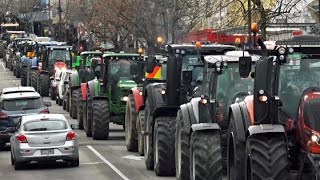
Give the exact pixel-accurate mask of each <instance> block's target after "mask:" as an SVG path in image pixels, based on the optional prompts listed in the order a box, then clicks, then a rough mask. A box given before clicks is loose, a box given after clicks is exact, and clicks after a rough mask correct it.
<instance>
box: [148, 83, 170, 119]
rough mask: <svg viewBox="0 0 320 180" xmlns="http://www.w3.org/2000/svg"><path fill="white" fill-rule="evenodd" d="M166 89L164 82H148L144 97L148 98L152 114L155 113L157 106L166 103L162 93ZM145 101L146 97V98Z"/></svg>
mask: <svg viewBox="0 0 320 180" xmlns="http://www.w3.org/2000/svg"><path fill="white" fill-rule="evenodd" d="M163 89H165V84H164V83H152V84H148V85H147V86H146V88H145V92H144V94H145V95H144V98H148V100H149V104H150V115H151V116H153V113H154V111H155V109H156V108H157V107H160V106H162V105H164V104H165V101H164V98H163V96H164V95H162V94H161V90H163ZM144 101H145V99H144Z"/></svg>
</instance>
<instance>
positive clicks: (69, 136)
mask: <svg viewBox="0 0 320 180" xmlns="http://www.w3.org/2000/svg"><path fill="white" fill-rule="evenodd" d="M75 139H76V133H75V132H73V131H71V132H68V134H67V141H72V140H75Z"/></svg>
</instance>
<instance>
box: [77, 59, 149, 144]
mask: <svg viewBox="0 0 320 180" xmlns="http://www.w3.org/2000/svg"><path fill="white" fill-rule="evenodd" d="M100 67H101V71H100V75H99V76H98V77H97V78H96V79H94V80H91V81H89V82H88V83H83V84H81V91H82V98H85V99H86V101H84V102H85V103H84V104H83V106H82V109H83V110H82V112H83V113H84V116H83V127H84V130H85V132H86V135H87V136H89V137H90V136H92V137H93V139H95V140H105V139H108V138H109V123H110V122H113V123H115V124H118V125H122V126H124V123H125V112H126V102H127V101H128V95H129V92H130V89H131V88H133V87H136V86H137V85H138V84H141V83H142V82H143V78H144V67H145V60H144V57H143V56H142V55H141V54H126V53H113V54H104V55H103V62H102V63H101V66H100Z"/></svg>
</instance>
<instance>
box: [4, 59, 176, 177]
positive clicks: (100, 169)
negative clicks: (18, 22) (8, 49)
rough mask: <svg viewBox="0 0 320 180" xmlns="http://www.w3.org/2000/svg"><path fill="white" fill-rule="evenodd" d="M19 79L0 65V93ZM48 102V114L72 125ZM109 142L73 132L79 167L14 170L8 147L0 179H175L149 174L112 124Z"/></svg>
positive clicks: (40, 166) (32, 166) (52, 165)
mask: <svg viewBox="0 0 320 180" xmlns="http://www.w3.org/2000/svg"><path fill="white" fill-rule="evenodd" d="M19 84H20V79H17V78H15V77H14V76H13V73H12V72H11V71H10V70H8V69H5V68H4V64H3V62H2V61H1V62H0V90H2V88H5V87H12V86H18V85H19ZM44 101H50V102H51V104H52V106H51V107H50V112H51V113H59V114H61V113H62V114H64V115H65V116H66V118H67V119H68V120H69V122H70V123H71V124H75V123H76V121H75V120H73V119H72V118H71V117H70V116H69V113H68V112H66V111H64V110H62V107H59V106H57V105H56V104H55V101H51V100H50V99H49V98H47V97H45V98H44ZM110 127H111V133H110V140H108V141H94V140H92V139H91V138H87V137H86V135H85V134H84V132H83V131H81V130H79V131H76V132H77V134H78V138H79V139H80V141H79V143H80V150H79V153H80V167H78V168H71V167H69V166H68V164H66V163H63V162H58V163H44V164H43V163H42V164H37V163H36V164H29V165H27V166H26V168H25V169H24V170H20V171H15V170H14V168H13V167H12V166H11V164H10V147H9V146H8V147H7V148H6V149H5V150H2V151H0V179H1V180H20V179H21V180H24V179H28V180H56V179H57V180H61V179H68V180H72V179H75V180H89V179H94V180H100V179H101V180H128V179H130V180H144V179H146V180H149V179H152V180H162V179H165V180H173V179H175V178H174V177H157V176H156V175H155V173H154V172H153V171H148V170H146V168H145V165H144V159H143V157H140V156H139V155H138V153H130V152H128V151H127V150H126V148H125V142H124V131H123V129H122V126H117V125H114V124H111V126H110Z"/></svg>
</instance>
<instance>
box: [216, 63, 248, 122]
mask: <svg viewBox="0 0 320 180" xmlns="http://www.w3.org/2000/svg"><path fill="white" fill-rule="evenodd" d="M252 69H254V67H252ZM215 74H216V73H215ZM253 82H254V80H253V79H252V78H250V77H248V78H241V77H240V76H239V65H238V63H228V68H226V69H225V70H223V73H222V74H220V75H218V79H217V86H216V87H217V92H216V99H217V100H218V103H219V106H218V107H220V108H221V109H220V112H221V113H223V117H225V118H227V113H228V112H227V111H228V107H229V106H230V105H231V104H233V103H235V102H236V101H239V100H241V99H240V98H243V97H245V96H247V95H250V94H252V92H253ZM213 90H214V88H213ZM211 93H214V92H211Z"/></svg>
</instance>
